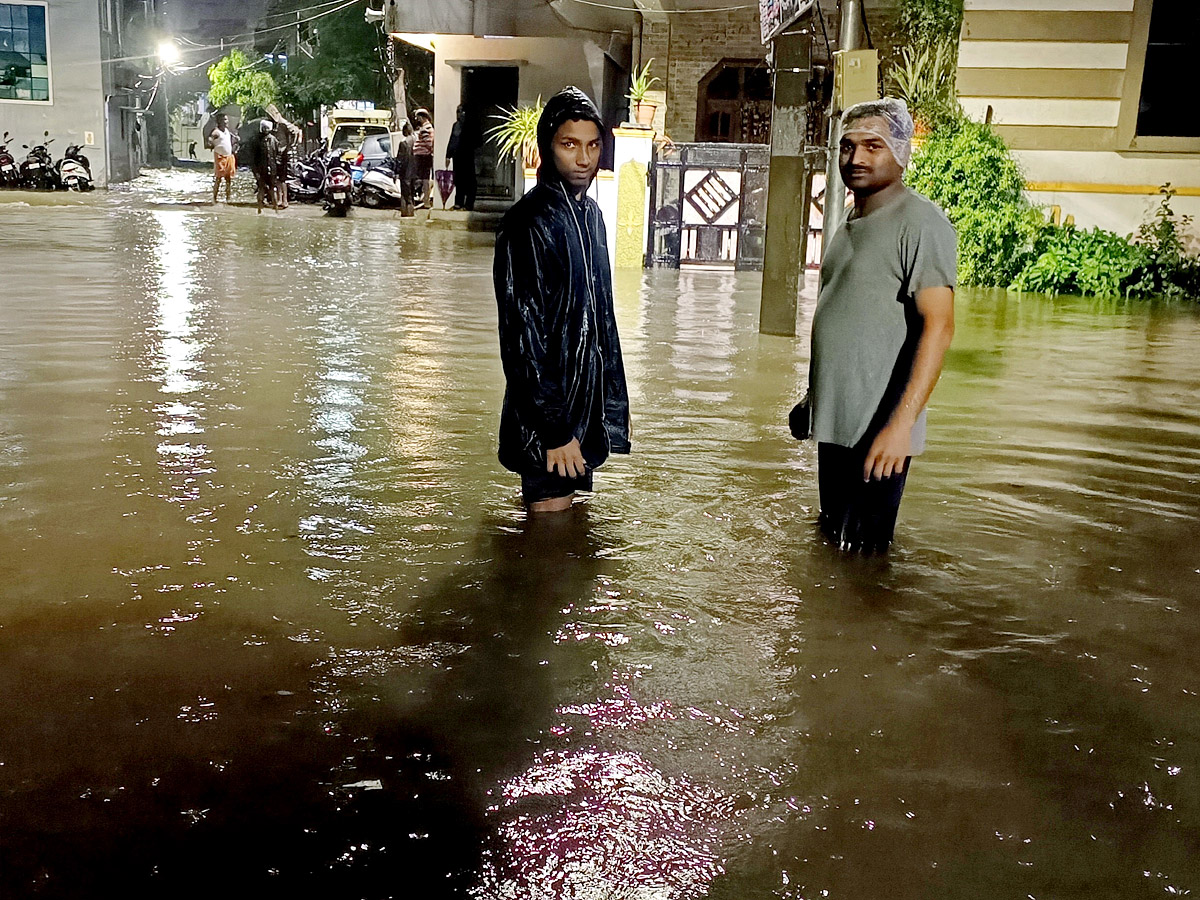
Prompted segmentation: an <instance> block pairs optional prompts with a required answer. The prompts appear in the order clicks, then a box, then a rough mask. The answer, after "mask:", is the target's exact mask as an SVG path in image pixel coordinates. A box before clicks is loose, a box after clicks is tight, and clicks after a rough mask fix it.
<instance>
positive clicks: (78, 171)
mask: <svg viewBox="0 0 1200 900" xmlns="http://www.w3.org/2000/svg"><path fill="white" fill-rule="evenodd" d="M54 174H55V178H56V179H57V181H58V186H59V187H60V188H62V189H63V190H64V191H90V190H92V189H93V188H94V187H95V185H93V184H92V166H91V163H89V162H88V158H87V157H86V156H84V155H83V152H82V151H81V150H80V149H79V145H78V144H70V145H69V146H68V147H67V154H66V156H64V157H63V158H62V159H60V160H59V161H58V163H57V164H56V165H55V167H54Z"/></svg>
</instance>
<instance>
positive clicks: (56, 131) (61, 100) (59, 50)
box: [0, 0, 108, 185]
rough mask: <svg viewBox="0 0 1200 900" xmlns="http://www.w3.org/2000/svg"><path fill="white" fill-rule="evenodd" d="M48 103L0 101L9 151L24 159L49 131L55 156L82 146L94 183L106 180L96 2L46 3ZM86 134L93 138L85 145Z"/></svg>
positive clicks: (63, 0) (0, 129) (55, 0)
mask: <svg viewBox="0 0 1200 900" xmlns="http://www.w3.org/2000/svg"><path fill="white" fill-rule="evenodd" d="M46 30H47V31H48V32H49V33H48V34H47V39H48V40H47V48H48V50H49V54H50V102H49V103H45V102H38V101H21V100H0V132H4V131H9V132H12V143H11V144H10V145H9V150H10V151H12V153H13V155H14V156H16V157H17V159H18V160H21V159H24V154H25V151H24V150H22V149H21V145H22V144H29V145H30V146H33V145H34V144H36V143H39V142H40V141H41V139H42V132H43V131H49V132H50V137H52V138H54V143H53V144H51V145H50V152H51V155H52V156H54V158H55V159H56V160H57V159H58V158H59V157H61V156H62V155H63V151H64V150H66V149H67V145H68V144H79V145H80V146H83V147H84V148H85V149H84V153H85V154H86V155H87V157H88V160H89V161H90V162H91V164H92V177H93V179H94V180H95V182H96V184H98V185H103V184H107V183H108V171H107V163H106V159H107V156H108V154H107V152H106V148H105V142H104V95H103V89H102V88H101V84H100V7H99V5H98V4H97V3H96V0H53V2H51V3H50V4H48V5H47V7H46ZM88 132H90V133H91V135H92V137H93V142H92V143H90V144H85V142H84V137H85V134H86V133H88Z"/></svg>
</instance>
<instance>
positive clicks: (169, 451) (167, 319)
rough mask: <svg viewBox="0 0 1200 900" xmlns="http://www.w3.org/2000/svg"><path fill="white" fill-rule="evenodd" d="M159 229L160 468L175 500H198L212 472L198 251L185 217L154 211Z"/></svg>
mask: <svg viewBox="0 0 1200 900" xmlns="http://www.w3.org/2000/svg"><path fill="white" fill-rule="evenodd" d="M153 220H154V223H155V225H156V226H157V228H156V234H155V241H154V244H153V245H152V246H151V247H150V248H149V249H150V253H151V255H152V258H153V259H154V261H155V266H154V271H155V275H156V278H157V281H158V285H157V289H156V290H155V291H154V303H155V314H156V322H155V331H156V332H157V334H158V337H159V345H158V381H159V390H160V391H161V392H162V393H164V394H166V395H167V397H168V399H167V400H165V401H163V402H162V403H159V404H158V405H157V406H156V407H155V413H156V415H157V416H158V426H157V429H156V430H157V433H158V434H159V435H161V436H162V437H163V440H162V441H160V442H159V444H158V454H159V456H160V457H161V465H162V467H163V469H164V470H166V471H167V472H169V473H170V476H171V478H172V481H173V484H172V488H173V493H172V495H171V496H170V497H169V498H168V499H170V500H172V501H173V502H178V503H182V502H187V501H191V500H195V499H197V498H198V497H199V495H200V479H201V478H202V477H204V476H206V475H210V474H212V472H213V471H214V468H213V464H212V461H211V460H210V459H209V458H208V448H207V447H206V446H205V444H204V442H203V440H202V439H201V437H200V436H201V435H203V434H204V412H203V407H202V405H201V400H200V395H201V392H202V391H203V389H204V388H205V387H206V385H205V383H204V382H203V381H202V380H201V378H200V376H201V375H202V374H203V372H204V363H203V358H202V354H203V351H204V342H203V341H202V339H201V338H200V335H199V322H198V320H199V318H200V316H201V315H202V310H201V308H200V306H199V304H198V302H197V296H196V295H197V278H196V274H195V266H196V263H197V260H196V256H197V247H196V243H195V238H194V231H193V227H192V226H191V224H190V223H189V221H188V219H187V218H186V217H185V216H184V215H181V214H178V213H171V212H157V213H153Z"/></svg>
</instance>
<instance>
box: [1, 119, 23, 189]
mask: <svg viewBox="0 0 1200 900" xmlns="http://www.w3.org/2000/svg"><path fill="white" fill-rule="evenodd" d="M9 139H10V138H9V134H8V132H7V131H6V132H4V140H3V141H0V187H6V188H14V187H16V186H17V185H19V184H20V183H21V172H20V170H19V169H18V168H17V161H16V159H15V158H14V157H13V155H12V154H11V153H9V152H8V142H9Z"/></svg>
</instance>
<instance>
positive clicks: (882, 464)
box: [863, 422, 912, 481]
mask: <svg viewBox="0 0 1200 900" xmlns="http://www.w3.org/2000/svg"><path fill="white" fill-rule="evenodd" d="M911 455H912V426H911V425H904V424H902V423H897V422H889V423H888V424H887V425H885V426H884V428H883V430H882V431H881V432H879V434H878V435H876V436H875V440H873V441H872V442H871V449H870V450H868V451H867V459H866V462H864V463H863V481H870V480H871V479H875V480H877V481H882V480H883V479H884V478H890V477H892V476H893V475H900V474H902V473H903V472H904V463H905V461H906V460H907V459H908V458H909V457H910V456H911Z"/></svg>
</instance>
